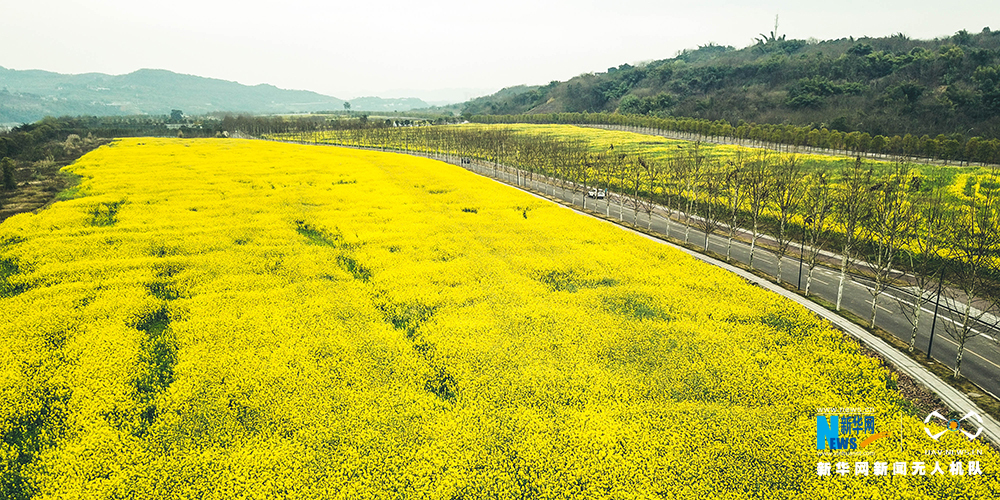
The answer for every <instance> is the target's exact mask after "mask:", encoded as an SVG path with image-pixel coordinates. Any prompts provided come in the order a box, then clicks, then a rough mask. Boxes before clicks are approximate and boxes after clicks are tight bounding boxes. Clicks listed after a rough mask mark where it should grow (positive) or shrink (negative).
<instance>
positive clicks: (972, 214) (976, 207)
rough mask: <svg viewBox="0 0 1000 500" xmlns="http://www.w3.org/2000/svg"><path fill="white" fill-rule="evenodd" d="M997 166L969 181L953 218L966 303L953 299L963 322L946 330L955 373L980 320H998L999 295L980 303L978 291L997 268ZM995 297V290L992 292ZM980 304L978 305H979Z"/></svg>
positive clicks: (999, 223) (999, 225)
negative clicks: (954, 347) (953, 353)
mask: <svg viewBox="0 0 1000 500" xmlns="http://www.w3.org/2000/svg"><path fill="white" fill-rule="evenodd" d="M997 168H998V167H997V166H995V165H994V166H993V167H991V168H990V170H989V172H988V173H987V175H986V176H985V177H980V178H978V179H976V181H978V182H973V183H970V184H967V185H966V189H965V192H964V193H963V195H964V196H963V197H964V200H963V202H962V203H961V204H960V205H959V206H958V209H957V215H958V216H957V217H956V218H955V219H954V220H953V221H952V227H953V230H954V233H953V234H952V237H951V239H952V242H953V243H952V245H951V247H952V248H951V250H952V252H953V253H954V255H955V256H956V257H957V258H956V259H955V260H957V262H956V264H957V265H956V266H955V267H956V270H957V271H958V272H957V276H956V279H955V280H953V281H954V283H955V284H956V285H957V286H958V288H959V290H960V292H961V296H960V297H959V299H961V300H964V303H963V304H957V303H956V301H955V299H952V302H953V309H954V308H956V306H957V308H959V309H960V312H961V315H962V317H961V322H960V323H957V324H955V323H946V330H947V331H948V333H949V335H950V336H951V337H952V338H953V339H955V342H956V343H957V344H958V348H957V354H956V356H955V372H954V374H955V377H956V378H957V377H958V376H959V375H960V374H961V368H962V355H963V354H964V353H965V344H966V343H967V342H968V341H969V339H971V338H974V337H977V336H979V335H980V332H979V331H978V330H976V329H975V325H976V323H977V322H980V321H982V322H987V323H996V319H995V314H994V313H995V309H996V307H997V305H998V303H997V300H998V299H996V298H994V299H992V300H981V301H978V302H977V305H975V306H974V305H973V302H974V301H976V300H977V295H980V294H982V293H983V292H986V291H987V290H988V288H989V286H990V278H989V274H990V272H991V271H992V270H994V254H995V252H996V248H997V245H998V244H1000V213H998V212H1000V199H998V181H1000V178H998V171H997ZM990 295H991V296H993V297H996V294H995V293H993V294H990ZM977 306H978V307H977Z"/></svg>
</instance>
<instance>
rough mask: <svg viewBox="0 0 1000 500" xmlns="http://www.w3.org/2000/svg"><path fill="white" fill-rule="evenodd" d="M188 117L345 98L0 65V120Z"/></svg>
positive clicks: (374, 101)
mask: <svg viewBox="0 0 1000 500" xmlns="http://www.w3.org/2000/svg"><path fill="white" fill-rule="evenodd" d="M350 103H351V110H352V111H409V110H411V109H415V108H426V107H428V104H427V103H426V102H424V101H422V100H420V99H417V98H402V99H382V98H379V97H363V98H358V99H354V100H352V101H350ZM174 109H179V110H181V111H183V112H184V113H185V114H187V115H198V114H204V113H211V112H219V111H230V112H247V113H294V112H309V111H334V110H343V109H344V100H343V99H338V98H336V97H331V96H327V95H323V94H318V93H316V92H310V91H305V90H284V89H279V88H277V87H275V86H273V85H267V84H261V85H254V86H248V85H242V84H239V83H236V82H230V81H226V80H218V79H214V78H202V77H199V76H192V75H182V74H178V73H174V72H171V71H166V70H158V69H141V70H139V71H135V72H133V73H129V74H127V75H106V74H103V73H86V74H82V75H64V74H60V73H52V72H48V71H39V70H27V71H21V70H12V69H7V68H4V67H0V124H5V123H6V124H19V123H31V122H35V121H37V120H40V119H41V118H43V117H45V116H67V115H68V116H77V115H95V116H114V115H135V114H147V115H169V114H170V111H171V110H174Z"/></svg>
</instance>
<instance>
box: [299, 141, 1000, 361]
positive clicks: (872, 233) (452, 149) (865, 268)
mask: <svg viewBox="0 0 1000 500" xmlns="http://www.w3.org/2000/svg"><path fill="white" fill-rule="evenodd" d="M284 138H285V139H296V140H300V141H305V142H326V143H336V144H343V145H351V146H360V147H375V148H381V149H394V150H403V151H413V152H421V153H425V154H432V155H440V156H442V157H452V158H450V159H452V160H455V159H456V158H457V157H461V158H471V159H476V160H478V161H480V162H486V163H488V164H489V165H492V169H493V174H494V175H495V176H499V175H500V174H505V175H508V176H509V178H511V179H512V180H513V182H515V183H516V184H527V183H529V182H530V181H532V180H534V179H535V178H536V177H542V178H543V180H547V181H549V184H550V186H552V187H551V189H552V193H553V194H554V192H555V188H556V185H560V186H561V187H563V188H565V189H567V190H569V191H571V192H572V193H573V194H572V201H573V202H574V203H580V204H582V205H583V206H584V207H587V203H588V201H587V197H586V193H587V191H588V190H589V189H592V188H595V187H596V188H603V189H606V190H607V191H608V192H609V193H610V194H611V197H612V199H614V200H617V208H618V217H619V219H623V218H624V215H623V214H624V212H625V210H624V208H625V207H629V208H633V209H634V211H633V220H632V221H631V222H632V223H633V224H635V223H637V222H638V213H639V212H644V213H646V214H647V216H649V217H648V218H647V219H648V220H649V222H648V223H647V224H652V217H651V215H652V214H653V212H654V211H657V210H665V211H667V212H668V213H669V214H670V215H671V216H672V217H673V218H675V219H677V220H679V221H682V222H683V223H684V224H685V228H686V229H685V233H684V241H685V242H689V243H690V242H692V241H691V240H692V239H693V238H692V232H695V231H697V232H700V233H701V234H702V235H703V239H704V241H703V242H701V243H700V244H701V246H704V247H706V248H707V242H708V237H709V235H711V234H712V233H718V232H721V233H723V234H725V235H726V236H727V238H728V245H727V250H726V258H727V259H731V250H732V243H733V241H734V240H735V239H736V237H737V233H738V231H739V230H740V228H745V230H746V231H747V232H749V234H750V259H749V264H750V266H751V267H754V260H755V256H757V255H758V254H759V252H760V251H761V246H760V244H759V243H760V239H761V238H762V237H764V236H765V235H766V236H768V237H769V239H770V243H769V245H768V246H769V247H770V248H769V250H770V251H772V252H774V253H775V254H776V255H777V258H778V271H777V276H776V278H777V280H778V281H782V280H786V278H785V276H784V274H785V267H784V266H786V265H787V264H788V262H787V261H788V260H789V258H790V256H791V255H794V254H795V253H799V254H800V256H801V259H802V265H803V266H804V267H805V269H806V273H805V287H804V290H805V293H806V295H809V294H810V288H811V286H812V282H813V274H814V271H815V269H816V267H817V266H818V265H819V264H820V262H821V260H822V253H821V252H822V251H823V250H830V251H834V252H836V253H837V254H839V256H840V261H839V266H838V267H839V271H840V273H839V284H838V296H837V302H836V307H837V309H838V310H839V309H840V307H841V302H842V298H843V290H844V283H845V282H846V281H847V280H848V279H849V276H850V274H851V273H852V272H856V273H859V274H860V275H862V278H861V279H862V280H863V281H866V282H868V283H869V285H870V286H869V289H870V293H871V299H872V300H871V303H872V307H871V314H870V318H869V324H870V326H871V327H873V328H874V327H875V326H876V319H877V312H878V305H879V304H880V300H884V297H883V295H884V292H885V291H886V290H888V289H889V287H890V286H891V284H892V283H893V281H894V280H895V279H898V278H899V277H900V275H901V272H900V270H904V269H905V270H909V271H911V272H913V273H915V274H916V276H917V277H916V279H915V280H914V283H913V293H912V296H913V298H912V300H910V301H909V302H906V303H901V305H902V306H903V308H904V310H906V311H907V317H908V319H909V321H910V323H911V325H912V332H911V336H910V342H909V347H910V350H911V351H912V350H913V349H914V347H915V342H916V333H917V330H918V327H919V326H920V325H921V322H922V321H925V320H923V319H922V316H921V311H922V310H923V309H924V308H926V307H927V306H928V303H929V302H930V301H933V300H941V297H939V295H938V292H939V291H940V290H941V288H942V287H941V286H940V285H941V283H942V282H943V281H944V280H947V282H948V283H949V284H951V289H953V290H956V291H957V292H956V293H955V294H954V295H956V296H949V295H948V294H941V296H944V300H945V302H946V304H947V303H948V302H950V303H951V304H952V307H953V308H955V309H957V310H959V311H960V312H961V320H960V321H957V322H955V323H945V324H944V326H945V327H946V329H947V331H948V332H949V334H950V335H951V336H952V337H954V339H955V341H956V343H958V345H959V348H958V355H957V358H956V364H955V370H954V373H955V376H956V377H957V376H958V375H959V374H960V372H961V362H962V354H963V352H964V347H965V345H966V343H967V341H968V340H969V339H971V338H972V337H974V336H976V335H978V334H979V333H978V330H976V327H975V325H976V323H977V322H979V321H985V320H988V319H990V318H992V316H990V312H991V311H996V310H997V308H998V306H1000V290H997V289H996V283H997V282H998V276H1000V269H998V267H997V264H998V262H997V259H996V258H995V253H996V250H997V249H998V248H1000V198H998V195H1000V193H998V189H1000V178H998V175H1000V174H998V171H997V169H996V168H990V169H988V171H987V172H986V173H985V174H983V175H978V176H977V175H970V176H969V177H968V181H967V184H966V186H965V188H964V190H963V192H962V193H959V194H955V193H949V192H948V191H947V187H946V186H943V185H942V184H943V183H941V182H936V180H935V179H928V178H925V177H922V176H921V175H919V174H918V173H916V172H914V171H912V170H911V169H910V167H909V166H908V165H907V164H906V163H904V162H903V161H901V159H897V161H895V162H892V163H884V162H873V161H869V160H866V159H864V158H861V157H857V158H856V159H855V160H853V161H849V162H844V163H843V164H842V165H841V167H839V168H825V169H820V170H813V171H805V170H804V167H803V162H802V161H801V160H800V158H799V157H798V156H797V155H795V154H794V153H778V152H773V151H769V150H764V149H756V150H754V149H743V148H741V149H739V150H737V152H736V153H735V154H732V155H729V156H709V155H707V154H705V152H704V148H701V147H700V143H698V142H694V143H692V145H691V146H690V147H688V148H686V149H678V150H677V151H676V152H674V153H673V154H671V155H669V156H668V157H667V158H666V159H664V158H660V159H656V158H652V157H649V156H646V155H642V154H638V153H635V152H629V151H623V150H622V148H621V147H619V148H617V149H616V148H615V147H614V145H611V147H609V148H608V149H606V150H602V151H595V150H593V149H591V148H589V147H588V146H587V145H586V144H584V143H583V142H578V141H573V140H565V139H559V138H553V137H539V136H537V135H532V134H526V133H517V132H513V131H512V130H510V129H508V128H504V127H496V128H493V127H485V128H461V127H391V126H387V125H386V124H384V123H378V124H373V123H368V124H366V125H365V126H356V127H353V128H341V129H338V130H333V131H326V132H305V131H303V132H298V133H292V134H287V135H285V136H284ZM577 196H579V201H577V199H576V197H577ZM604 210H605V215H606V216H613V212H612V203H608V204H606V205H605V206H604ZM796 247H798V248H796ZM859 261H863V264H861V265H858V262H859ZM786 281H789V280H786ZM976 297H979V298H980V299H978V301H977V302H976V304H975V307H974V304H973V302H974V300H973V299H975V298H976Z"/></svg>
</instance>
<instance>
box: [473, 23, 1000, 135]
mask: <svg viewBox="0 0 1000 500" xmlns="http://www.w3.org/2000/svg"><path fill="white" fill-rule="evenodd" d="M584 111H586V112H591V113H593V112H615V111H617V112H618V113H622V114H639V115H656V116H684V117H694V118H704V119H708V120H720V119H721V120H726V121H728V122H730V123H732V124H733V125H734V126H735V125H738V124H739V123H740V122H741V121H745V122H754V123H779V124H793V125H799V126H809V125H811V126H813V127H815V128H822V127H826V128H829V129H831V130H834V129H835V130H839V131H842V132H853V131H859V132H867V133H869V134H871V135H873V136H874V135H885V136H890V135H905V134H908V133H909V134H914V135H924V134H929V135H931V136H934V135H937V134H942V133H943V134H956V133H957V134H962V135H963V136H965V137H972V136H979V137H984V138H998V137H1000V32H994V31H991V30H990V29H989V28H984V29H983V30H982V32H980V33H977V34H972V33H969V32H967V31H964V30H963V31H959V32H958V33H956V34H955V35H953V36H950V37H946V38H941V39H936V40H914V39H910V38H909V37H907V36H905V35H903V34H897V35H893V36H890V37H884V38H859V39H854V38H842V39H839V40H827V41H822V42H816V41H806V40H788V39H786V37H785V36H783V35H782V36H777V35H776V34H775V33H774V32H772V33H770V34H769V35H766V36H765V35H761V37H760V38H758V39H757V43H756V44H754V45H752V46H749V47H746V48H743V49H740V50H736V49H734V48H733V47H723V46H718V45H714V44H709V45H706V46H702V47H699V48H698V49H696V50H689V51H684V52H682V53H680V54H679V55H677V57H674V58H671V59H664V60H659V61H653V62H649V63H646V64H640V65H635V66H633V65H630V64H623V65H621V66H619V67H617V68H609V69H608V71H607V72H604V73H588V74H583V75H580V76H577V77H575V78H572V79H570V80H569V81H566V82H552V83H550V84H548V85H545V86H541V87H526V86H521V87H512V88H509V89H505V90H504V91H501V92H499V93H497V94H494V95H492V96H488V97H483V98H479V99H475V100H472V101H470V102H468V103H467V104H466V106H465V108H464V109H463V113H464V114H466V115H477V114H520V113H562V112H584Z"/></svg>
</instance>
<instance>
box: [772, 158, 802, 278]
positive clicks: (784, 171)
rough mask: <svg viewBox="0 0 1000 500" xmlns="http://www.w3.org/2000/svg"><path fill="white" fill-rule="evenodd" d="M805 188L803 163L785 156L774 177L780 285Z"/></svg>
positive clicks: (777, 166)
mask: <svg viewBox="0 0 1000 500" xmlns="http://www.w3.org/2000/svg"><path fill="white" fill-rule="evenodd" d="M804 193H805V186H804V184H803V183H802V163H801V162H800V161H799V158H798V157H797V156H796V155H794V154H791V155H783V156H782V157H781V158H780V159H779V160H778V162H777V165H776V171H775V175H774V205H775V208H776V209H777V210H778V231H777V232H776V233H775V234H774V240H775V242H776V243H777V248H776V249H775V254H777V256H778V276H777V278H778V283H781V262H782V260H783V259H784V257H785V255H787V254H788V246H789V245H790V244H791V242H792V236H791V232H790V231H789V228H788V226H789V222H790V221H791V218H792V215H793V214H795V212H797V211H798V209H799V205H800V204H801V203H802V196H803V194H804Z"/></svg>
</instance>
